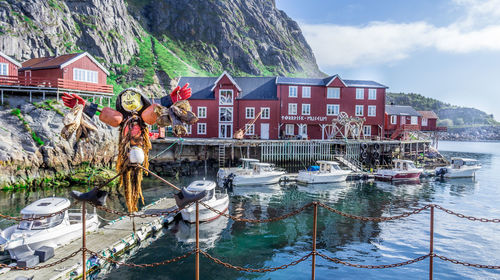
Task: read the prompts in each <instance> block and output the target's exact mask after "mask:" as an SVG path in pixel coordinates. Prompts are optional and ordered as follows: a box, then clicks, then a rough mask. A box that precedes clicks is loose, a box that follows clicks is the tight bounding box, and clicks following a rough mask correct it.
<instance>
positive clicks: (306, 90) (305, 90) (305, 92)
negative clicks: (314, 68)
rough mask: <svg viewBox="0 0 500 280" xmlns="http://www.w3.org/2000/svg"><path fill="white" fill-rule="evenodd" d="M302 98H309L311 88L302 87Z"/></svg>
mask: <svg viewBox="0 0 500 280" xmlns="http://www.w3.org/2000/svg"><path fill="white" fill-rule="evenodd" d="M302 98H311V87H302Z"/></svg>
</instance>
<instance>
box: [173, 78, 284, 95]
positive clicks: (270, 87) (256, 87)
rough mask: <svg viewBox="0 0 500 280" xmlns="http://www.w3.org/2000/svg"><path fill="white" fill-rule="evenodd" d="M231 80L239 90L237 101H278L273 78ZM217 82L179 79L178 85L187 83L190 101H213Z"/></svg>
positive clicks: (206, 79)
mask: <svg viewBox="0 0 500 280" xmlns="http://www.w3.org/2000/svg"><path fill="white" fill-rule="evenodd" d="M233 80H234V82H235V83H237V84H238V86H239V87H240V88H241V92H240V95H239V97H238V99H250V100H252V99H259V100H262V99H264V100H277V99H278V96H277V90H276V84H275V80H276V78H275V77H238V78H234V79H233ZM217 81H218V78H215V77H181V79H180V80H179V85H181V86H182V85H184V84H185V83H189V86H190V87H191V90H192V95H191V98H190V99H214V98H215V93H214V91H213V90H212V89H213V87H214V85H215V84H216V82H217Z"/></svg>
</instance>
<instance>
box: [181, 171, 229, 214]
mask: <svg viewBox="0 0 500 280" xmlns="http://www.w3.org/2000/svg"><path fill="white" fill-rule="evenodd" d="M215 187H216V184H215V182H214V181H208V180H198V181H194V182H192V183H191V184H189V186H187V188H186V189H187V190H188V191H189V192H192V193H200V192H202V191H206V192H207V194H206V195H205V197H204V198H202V199H201V200H200V202H203V203H204V204H207V205H208V206H209V207H211V208H214V209H216V210H218V211H220V212H222V213H224V212H226V211H227V209H228V207H229V196H228V195H227V193H226V192H217V191H216V188H215ZM199 211H200V213H199V220H200V222H207V221H211V220H214V219H217V218H218V217H219V216H220V214H217V213H215V212H214V211H212V210H210V209H208V208H206V207H205V206H203V204H199ZM181 215H182V219H183V220H184V221H186V222H188V223H196V205H195V204H193V205H191V206H189V207H186V208H184V209H182V210H181Z"/></svg>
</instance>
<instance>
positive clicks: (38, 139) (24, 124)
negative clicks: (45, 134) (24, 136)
mask: <svg viewBox="0 0 500 280" xmlns="http://www.w3.org/2000/svg"><path fill="white" fill-rule="evenodd" d="M10 113H11V114H12V115H14V116H16V117H17V118H18V119H19V120H20V121H21V122H22V124H23V126H24V128H26V130H27V131H28V133H29V134H30V135H31V138H33V140H34V141H35V142H36V143H37V144H38V145H39V146H43V145H45V142H43V141H42V139H40V137H38V136H37V135H36V133H35V132H34V131H33V130H32V129H31V127H30V126H29V124H28V122H27V121H26V120H25V119H24V117H23V115H22V114H21V110H20V109H18V108H16V109H13V110H12V111H11V112H10Z"/></svg>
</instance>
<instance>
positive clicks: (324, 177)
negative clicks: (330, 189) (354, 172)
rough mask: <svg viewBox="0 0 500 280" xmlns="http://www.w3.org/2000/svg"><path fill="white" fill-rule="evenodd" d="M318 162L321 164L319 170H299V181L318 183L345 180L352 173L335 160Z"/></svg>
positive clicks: (301, 182) (300, 182) (302, 182)
mask: <svg viewBox="0 0 500 280" xmlns="http://www.w3.org/2000/svg"><path fill="white" fill-rule="evenodd" d="M317 163H318V164H319V168H317V170H301V171H299V175H298V176H297V183H299V184H318V183H335V182H343V181H345V180H346V179H347V175H349V174H350V173H351V171H349V170H343V169H341V168H340V166H339V164H338V163H337V162H335V161H325V160H319V161H317ZM309 169H311V168H309Z"/></svg>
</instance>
